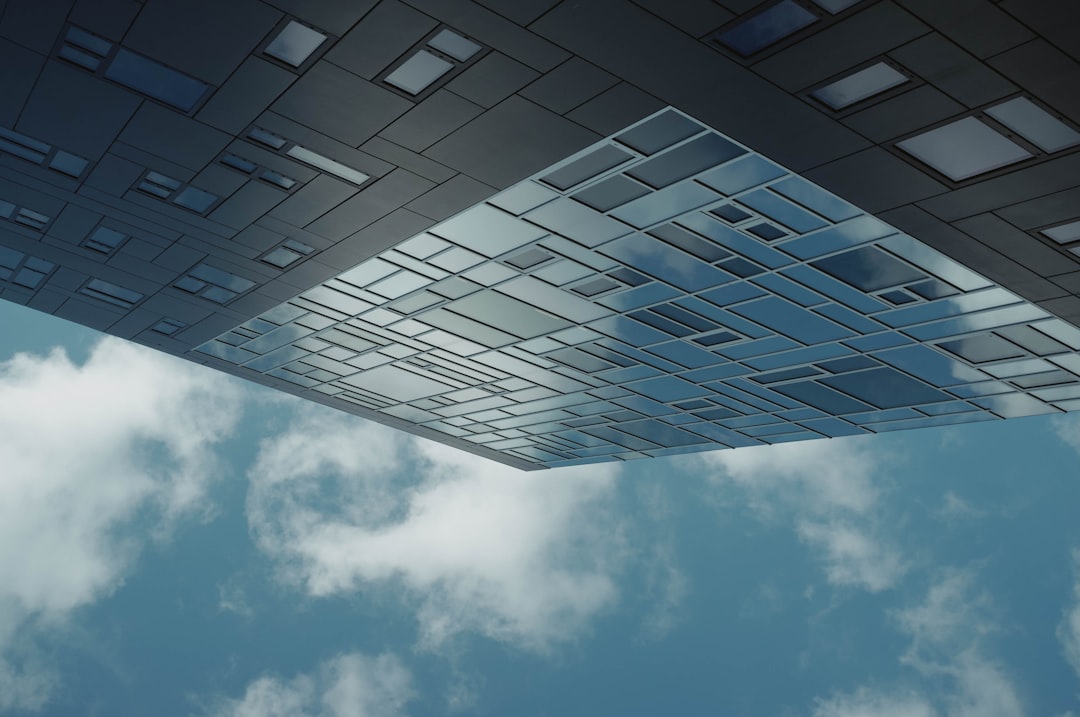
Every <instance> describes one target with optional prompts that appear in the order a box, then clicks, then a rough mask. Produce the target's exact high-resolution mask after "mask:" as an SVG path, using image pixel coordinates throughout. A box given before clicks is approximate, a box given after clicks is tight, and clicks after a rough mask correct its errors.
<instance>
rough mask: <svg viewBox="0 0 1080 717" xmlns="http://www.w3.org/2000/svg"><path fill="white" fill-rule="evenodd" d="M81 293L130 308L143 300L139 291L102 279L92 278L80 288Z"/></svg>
mask: <svg viewBox="0 0 1080 717" xmlns="http://www.w3.org/2000/svg"><path fill="white" fill-rule="evenodd" d="M79 293H80V294H83V295H85V296H90V297H92V298H95V299H98V300H100V301H104V302H105V303H107V304H112V305H113V306H119V307H121V308H124V309H130V308H131V307H133V306H134V305H135V304H137V303H139V302H140V301H142V300H143V295H142V294H140V293H139V292H137V291H132V290H131V289H125V288H124V287H122V286H117V285H116V284H110V283H109V282H107V281H102V280H101V279H91V280H90V281H88V282H87V283H86V285H85V286H84V287H83V288H81V289H79Z"/></svg>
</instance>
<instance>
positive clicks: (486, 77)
mask: <svg viewBox="0 0 1080 717" xmlns="http://www.w3.org/2000/svg"><path fill="white" fill-rule="evenodd" d="M539 76H540V73H538V72H537V71H536V70H533V69H531V68H528V67H526V66H525V65H523V64H521V63H520V62H518V61H517V60H512V59H511V58H509V57H507V56H506V55H503V54H501V53H498V52H489V53H488V54H487V55H484V56H483V57H482V58H480V60H479V61H478V62H476V63H475V64H473V65H472V66H470V67H469V68H468V69H466V70H465V71H464V72H462V73H461V74H460V75H458V76H457V77H455V78H454V79H452V80H450V82H449V83H447V85H446V88H447V89H448V90H450V91H451V92H454V93H455V94H458V95H461V96H462V97H464V98H465V99H467V100H469V101H471V102H475V103H476V104H478V105H480V106H482V107H494V106H495V105H497V104H498V103H500V102H502V101H503V100H505V99H506V98H507V97H509V96H510V95H512V94H513V93H515V92H517V91H518V90H520V89H521V88H522V87H524V86H525V85H527V84H529V83H530V82H532V81H533V80H535V79H536V78H537V77H539Z"/></svg>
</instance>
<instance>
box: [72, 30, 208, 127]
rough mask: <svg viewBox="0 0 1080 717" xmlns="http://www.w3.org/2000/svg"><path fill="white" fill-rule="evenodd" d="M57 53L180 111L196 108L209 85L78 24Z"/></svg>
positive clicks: (75, 63) (82, 66)
mask: <svg viewBox="0 0 1080 717" xmlns="http://www.w3.org/2000/svg"><path fill="white" fill-rule="evenodd" d="M57 54H58V56H59V57H60V58H61V59H63V60H66V61H68V62H70V63H72V64H73V65H76V66H78V67H81V68H83V69H84V70H87V71H89V72H92V73H94V74H102V75H103V76H104V77H106V78H107V79H109V80H112V81H113V82H115V83H117V84H119V85H123V86H124V87H127V88H128V89H129V90H134V91H136V92H138V93H140V94H143V95H146V96H147V97H150V98H152V99H155V100H158V101H159V102H163V103H165V104H167V105H169V106H170V107H174V108H176V109H178V110H180V111H181V112H187V113H190V112H193V111H194V110H195V108H196V107H198V105H199V104H200V103H201V102H202V100H203V98H204V97H206V95H207V94H208V93H209V89H210V85H208V84H206V83H205V82H202V81H201V80H197V79H195V78H194V77H191V76H189V75H186V74H184V73H183V72H180V71H179V70H174V69H172V68H171V67H166V66H165V65H163V64H161V63H160V62H157V61H156V60H151V59H150V58H148V57H144V56H143V55H140V54H138V53H136V52H132V51H131V50H128V49H125V48H123V47H117V46H115V45H114V44H113V43H111V42H109V41H108V40H106V39H104V38H101V37H98V36H97V35H94V34H92V33H89V32H87V31H86V30H83V29H81V28H79V27H75V26H69V27H68V29H67V32H66V33H65V34H64V40H63V41H62V42H61V44H60V48H59V50H58V52H57Z"/></svg>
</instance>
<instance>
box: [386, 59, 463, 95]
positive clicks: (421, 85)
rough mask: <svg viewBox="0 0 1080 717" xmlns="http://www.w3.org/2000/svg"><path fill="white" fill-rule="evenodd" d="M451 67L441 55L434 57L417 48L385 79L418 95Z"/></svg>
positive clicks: (411, 93)
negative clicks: (415, 51) (413, 53)
mask: <svg viewBox="0 0 1080 717" xmlns="http://www.w3.org/2000/svg"><path fill="white" fill-rule="evenodd" d="M453 68H454V66H453V65H452V64H450V63H449V62H447V61H446V60H444V59H442V58H441V57H436V56H435V55H433V54H431V53H430V52H428V51H427V50H418V51H417V53H416V54H415V55H413V56H412V57H410V58H409V59H408V60H406V61H405V62H404V63H402V64H401V66H399V67H398V68H397V69H396V70H394V71H393V72H391V73H390V74H389V75H387V76H386V80H385V81H386V82H387V83H388V84H391V85H393V86H394V87H397V88H398V89H401V90H404V91H405V92H408V93H409V94H410V95H418V94H420V93H421V92H423V91H424V90H426V89H427V88H428V86H430V85H431V83H433V82H435V80H437V79H439V78H440V77H442V76H443V75H445V74H446V73H447V72H449V71H450V70H452V69H453Z"/></svg>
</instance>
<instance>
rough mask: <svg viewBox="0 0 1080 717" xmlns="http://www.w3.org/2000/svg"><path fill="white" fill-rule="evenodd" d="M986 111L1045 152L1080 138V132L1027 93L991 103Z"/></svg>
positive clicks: (1067, 144) (1059, 148)
mask: <svg viewBox="0 0 1080 717" xmlns="http://www.w3.org/2000/svg"><path fill="white" fill-rule="evenodd" d="M986 114H988V115H990V116H991V117H993V118H994V119H996V120H997V121H998V122H1000V123H1001V124H1003V125H1005V126H1006V127H1008V128H1009V129H1011V130H1013V131H1014V132H1018V133H1019V134H1021V135H1022V136H1023V137H1024V139H1026V140H1028V141H1029V142H1031V143H1032V144H1034V145H1036V146H1038V147H1039V149H1041V150H1043V151H1044V152H1057V151H1058V150H1062V149H1065V148H1066V147H1072V146H1073V145H1074V144H1076V143H1077V142H1080V132H1077V131H1076V130H1074V129H1073V128H1072V127H1070V126H1068V125H1067V124H1065V123H1064V122H1062V121H1061V120H1059V119H1057V118H1056V117H1054V116H1053V115H1051V114H1050V113H1049V112H1047V111H1046V110H1044V109H1042V108H1041V107H1039V106H1038V105H1036V104H1035V103H1034V102H1032V101H1031V100H1029V99H1027V98H1026V97H1017V98H1016V99H1013V100H1009V101H1008V102H1003V103H1002V104H1000V105H996V106H994V107H991V108H990V109H988V110H986Z"/></svg>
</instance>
